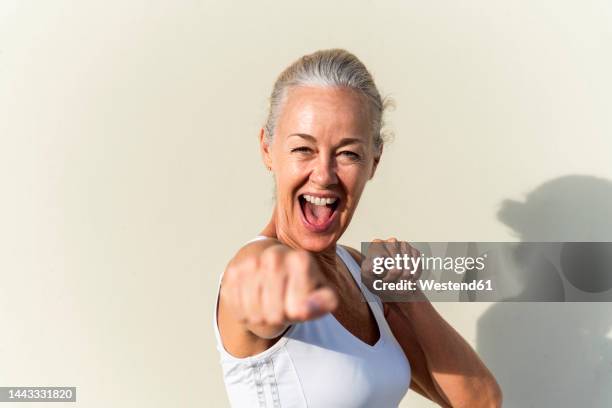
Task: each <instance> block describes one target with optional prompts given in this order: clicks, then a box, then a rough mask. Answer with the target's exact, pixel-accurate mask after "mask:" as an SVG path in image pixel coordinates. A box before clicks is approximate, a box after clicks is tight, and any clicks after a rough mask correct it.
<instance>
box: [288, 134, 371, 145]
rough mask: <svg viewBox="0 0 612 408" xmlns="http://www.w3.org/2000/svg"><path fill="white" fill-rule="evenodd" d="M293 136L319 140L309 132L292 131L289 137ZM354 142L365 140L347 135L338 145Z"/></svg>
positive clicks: (314, 141) (311, 140)
mask: <svg viewBox="0 0 612 408" xmlns="http://www.w3.org/2000/svg"><path fill="white" fill-rule="evenodd" d="M292 136H297V137H301V138H302V139H306V140H308V141H310V142H313V143H316V142H317V139H316V138H315V137H314V136H312V135H309V134H308V133H292V134H290V135H289V136H287V138H290V137H292ZM353 143H359V144H365V142H364V141H363V140H362V139H359V138H356V137H345V138H344V139H342V140H341V141H340V143H338V147H342V146H346V145H349V144H353Z"/></svg>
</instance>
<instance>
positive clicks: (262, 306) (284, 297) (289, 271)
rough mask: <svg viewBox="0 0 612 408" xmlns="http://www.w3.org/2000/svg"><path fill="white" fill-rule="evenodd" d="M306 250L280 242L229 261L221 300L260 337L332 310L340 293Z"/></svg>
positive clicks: (281, 330)
mask: <svg viewBox="0 0 612 408" xmlns="http://www.w3.org/2000/svg"><path fill="white" fill-rule="evenodd" d="M325 281H326V280H325V277H324V275H323V273H322V272H321V270H320V268H319V266H318V264H317V262H316V261H315V259H314V257H313V256H312V255H311V254H310V253H309V252H307V251H304V250H294V249H291V248H288V247H286V246H284V245H281V244H277V245H273V246H270V247H267V248H266V249H264V250H263V251H262V252H261V253H260V254H259V255H258V254H251V255H249V256H245V257H243V258H242V259H239V260H233V261H232V262H230V264H229V265H228V267H227V269H226V271H225V273H224V275H223V280H222V283H221V293H220V296H221V300H222V301H223V302H224V304H225V305H226V306H227V307H228V309H229V310H228V311H230V312H231V314H232V315H233V316H234V317H235V318H236V319H237V320H238V321H240V322H241V323H243V324H245V325H246V328H247V329H248V330H250V331H251V332H252V333H254V334H255V335H257V336H258V337H261V338H266V339H271V338H274V337H277V336H279V335H280V334H282V332H283V331H284V330H285V329H286V328H287V326H289V325H290V324H292V323H295V322H302V321H306V320H311V319H316V318H318V317H321V316H322V315H324V314H326V313H328V312H331V311H333V310H334V309H335V308H336V306H337V304H338V299H337V297H336V294H335V292H334V291H333V290H332V289H331V288H329V287H327V286H325Z"/></svg>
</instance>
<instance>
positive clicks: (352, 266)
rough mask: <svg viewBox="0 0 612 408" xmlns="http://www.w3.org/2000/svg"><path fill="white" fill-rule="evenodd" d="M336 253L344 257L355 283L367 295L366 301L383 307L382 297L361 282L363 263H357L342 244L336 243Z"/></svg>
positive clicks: (343, 259) (341, 257)
mask: <svg viewBox="0 0 612 408" xmlns="http://www.w3.org/2000/svg"><path fill="white" fill-rule="evenodd" d="M336 253H337V254H338V256H339V257H340V259H342V261H343V262H344V264H345V265H346V267H347V268H348V270H349V271H350V272H351V275H352V276H353V279H354V280H355V283H357V286H359V290H361V293H363V296H364V297H365V299H366V301H367V302H369V303H372V302H374V303H377V304H378V305H379V306H380V307H381V308H382V303H381V301H380V298H379V297H378V296H376V295H375V294H373V293H372V292H370V291H369V290H368V289H367V288H366V287H365V286H363V284H362V282H361V265H359V264H358V263H357V261H356V260H355V258H353V256H352V255H351V254H350V252H349V251H348V250H347V249H346V248H344V247H343V246H342V245H336Z"/></svg>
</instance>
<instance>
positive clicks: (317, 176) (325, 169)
mask: <svg viewBox="0 0 612 408" xmlns="http://www.w3.org/2000/svg"><path fill="white" fill-rule="evenodd" d="M310 179H311V180H312V181H313V182H314V183H315V184H316V185H317V186H319V187H321V188H326V187H328V186H330V185H333V184H336V183H338V176H337V174H336V165H335V162H334V160H333V159H331V158H328V157H323V155H321V156H320V157H319V159H318V160H316V162H315V163H314V169H312V173H310Z"/></svg>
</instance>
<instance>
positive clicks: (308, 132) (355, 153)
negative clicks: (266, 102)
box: [260, 87, 379, 252]
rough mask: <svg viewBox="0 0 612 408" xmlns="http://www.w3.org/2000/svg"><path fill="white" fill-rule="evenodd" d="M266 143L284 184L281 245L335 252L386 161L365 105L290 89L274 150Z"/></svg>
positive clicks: (356, 98) (344, 96)
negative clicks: (381, 161) (368, 184)
mask: <svg viewBox="0 0 612 408" xmlns="http://www.w3.org/2000/svg"><path fill="white" fill-rule="evenodd" d="M260 143H261V148H262V154H263V158H264V162H265V163H266V165H267V166H268V167H270V168H271V169H272V171H273V172H274V176H275V179H276V191H277V201H276V218H275V222H276V231H277V235H278V238H279V239H280V240H282V241H283V242H285V243H287V244H289V245H291V246H293V247H299V248H303V249H306V250H309V251H313V252H320V251H323V250H325V249H328V248H330V247H332V246H333V245H335V243H336V241H337V240H338V239H339V238H340V236H341V235H342V234H343V233H344V231H345V230H346V228H347V226H348V224H349V222H350V221H351V218H352V216H353V213H354V212H355V208H356V207H357V203H358V202H359V198H360V197H361V193H362V191H363V188H364V187H365V184H366V182H367V181H368V180H369V179H370V178H371V177H372V176H373V175H374V171H375V169H376V165H377V163H378V158H379V156H378V157H376V156H375V151H374V145H373V138H372V134H371V119H370V113H369V108H368V106H367V103H366V101H365V99H364V97H363V96H361V95H359V94H357V93H356V92H355V91H352V90H350V89H347V88H325V87H293V88H290V89H289V90H288V91H287V95H286V98H285V102H284V104H283V106H282V107H281V112H280V115H279V117H278V120H277V123H276V128H275V135H274V139H273V141H272V143H271V144H270V145H269V146H268V145H267V144H266V142H265V139H264V134H263V131H262V133H261V135H260Z"/></svg>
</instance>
